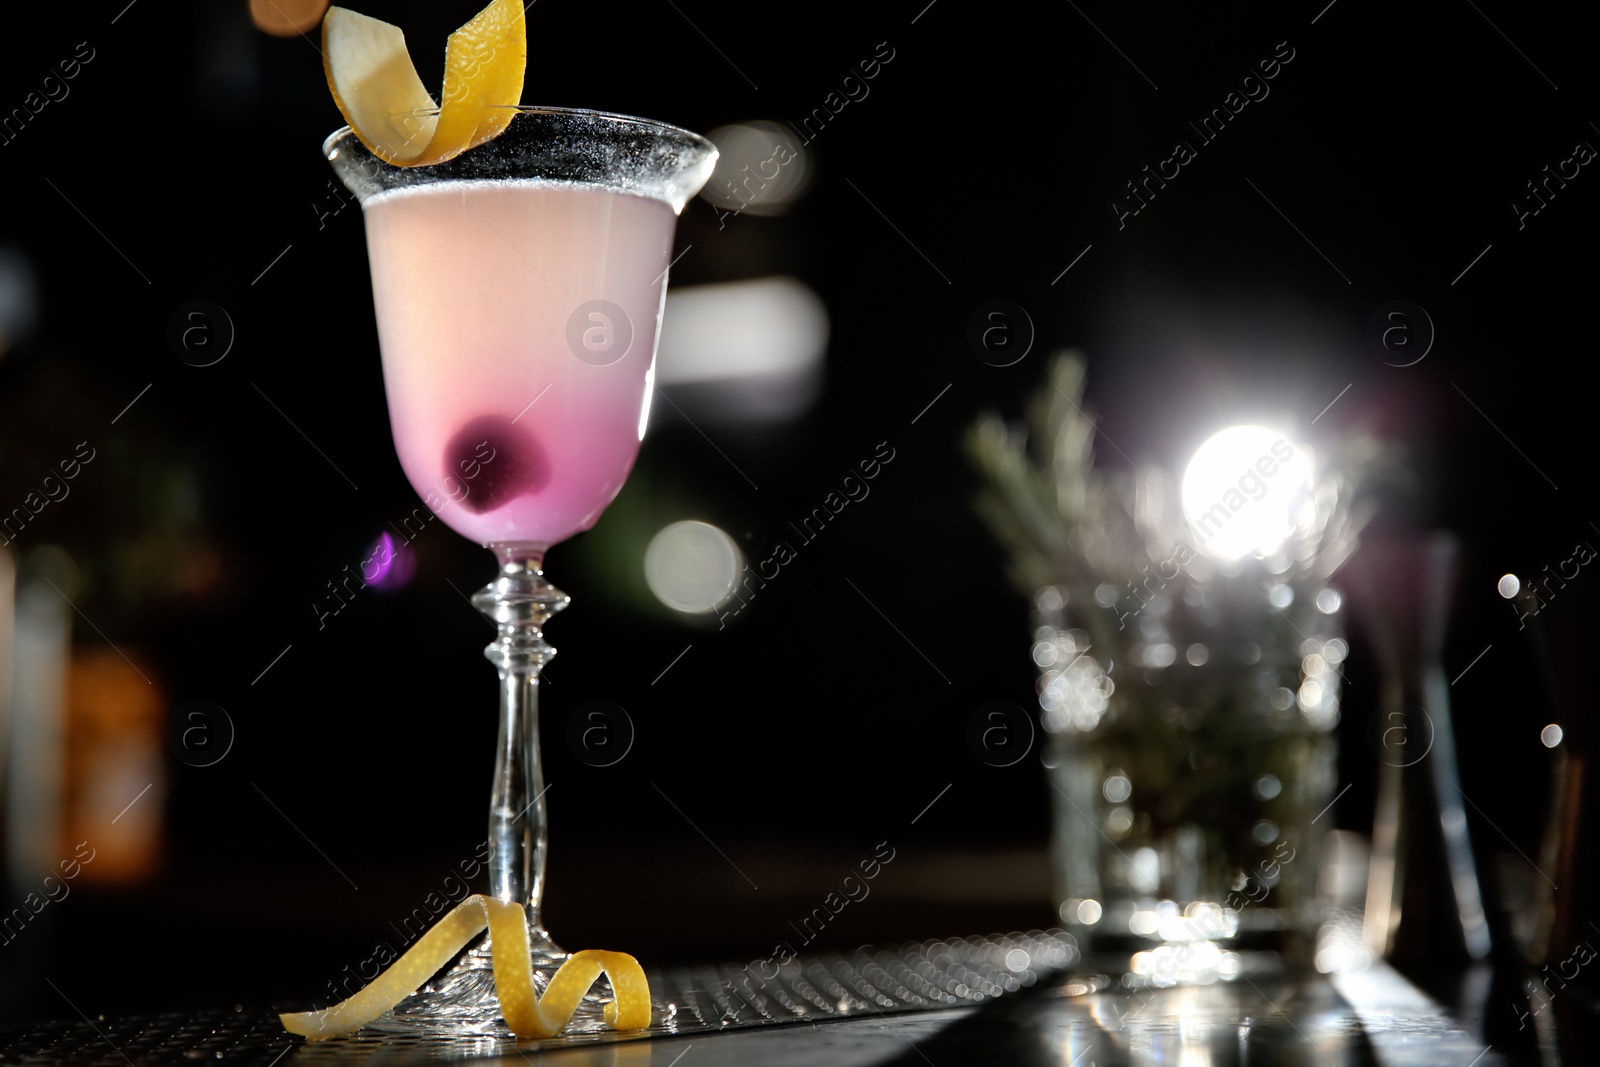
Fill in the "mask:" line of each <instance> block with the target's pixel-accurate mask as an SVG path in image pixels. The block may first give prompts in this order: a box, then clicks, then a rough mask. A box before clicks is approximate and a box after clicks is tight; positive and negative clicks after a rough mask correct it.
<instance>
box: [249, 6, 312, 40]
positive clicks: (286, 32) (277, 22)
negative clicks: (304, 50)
mask: <svg viewBox="0 0 1600 1067" xmlns="http://www.w3.org/2000/svg"><path fill="white" fill-rule="evenodd" d="M328 2H329V0H250V21H252V22H254V23H255V24H256V29H258V30H260V31H262V32H263V33H270V34H272V35H273V36H274V37H296V36H299V35H300V34H302V33H310V32H311V31H312V30H314V29H316V28H317V26H318V25H319V24H320V23H321V22H322V16H323V15H325V14H327V11H328Z"/></svg>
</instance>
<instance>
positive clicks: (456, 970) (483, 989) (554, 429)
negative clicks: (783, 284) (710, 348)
mask: <svg viewBox="0 0 1600 1067" xmlns="http://www.w3.org/2000/svg"><path fill="white" fill-rule="evenodd" d="M514 110H515V112H516V114H515V115H514V116H513V117H512V118H511V120H510V124H509V125H507V126H506V127H505V132H503V133H501V134H500V135H499V136H497V137H495V138H494V139H493V140H491V141H488V142H487V143H485V144H482V145H479V146H478V147H477V148H473V149H469V150H468V151H466V152H464V153H462V154H461V155H459V156H456V157H455V158H453V159H450V160H447V161H445V162H442V163H436V164H432V165H429V166H420V167H399V166H393V165H390V164H387V163H384V162H382V161H380V160H379V159H377V158H376V157H374V156H373V155H372V153H371V152H369V151H368V150H367V149H366V148H365V147H363V145H362V144H361V143H360V141H359V140H358V139H357V138H356V136H355V135H354V134H353V133H352V132H351V131H350V130H349V129H348V128H346V129H343V130H340V131H338V132H337V133H335V134H334V135H333V136H331V137H329V138H328V140H327V142H326V143H325V144H324V145H323V150H324V152H325V154H326V155H327V157H328V160H329V161H330V162H331V163H332V164H333V167H334V170H335V171H337V172H338V174H339V177H340V179H341V180H342V181H343V182H344V183H345V185H346V186H348V187H349V189H350V190H351V191H352V192H354V193H355V194H356V195H357V196H358V197H359V198H360V200H361V204H362V208H363V212H364V214H365V216H366V221H367V243H368V258H369V260H370V263H371V267H372V291H373V301H374V304H375V305H376V308H377V318H378V340H379V346H380V348H381V350H382V353H383V378H384V385H385V387H386V389H387V392H388V396H389V417H390V424H391V428H392V430H393V432H394V443H395V448H396V450H397V451H398V452H399V454H400V465H401V467H403V468H404V470H405V472H406V477H407V478H408V479H409V480H410V482H411V485H412V486H413V488H415V489H416V491H417V492H418V493H419V494H421V496H422V498H423V500H424V502H425V503H426V504H427V506H428V507H429V508H430V509H431V510H432V511H433V512H434V513H436V514H437V515H438V516H439V517H440V518H441V519H443V520H444V521H445V522H446V523H447V524H449V526H450V527H451V528H453V529H455V530H456V531H457V532H459V533H461V534H462V535H464V536H466V537H470V538H472V539H473V540H474V541H478V542H480V543H481V544H484V545H487V546H488V547H489V548H490V549H492V550H493V551H494V553H495V557H496V559H497V560H498V564H499V566H498V573H497V575H496V577H495V580H494V581H493V582H491V583H490V584H489V585H488V586H486V587H485V588H483V589H481V590H479V591H478V593H477V594H476V595H474V596H473V598H472V602H473V604H474V605H476V606H477V607H478V609H479V610H480V611H482V612H483V613H484V614H485V615H487V616H488V617H489V619H490V620H491V621H492V622H493V623H494V624H495V627H496V629H497V631H498V634H497V636H496V638H495V640H494V641H493V642H491V643H490V644H489V646H488V647H487V648H486V649H484V655H485V656H487V657H488V659H489V661H490V662H491V663H493V664H494V665H495V667H496V668H498V670H499V672H500V736H499V740H498V742H497V746H496V754H495V771H494V783H493V786H492V790H491V794H490V800H489V838H488V845H489V851H488V857H489V862H488V870H489V893H490V894H491V895H492V896H494V897H496V898H498V899H499V900H501V901H505V902H509V903H516V904H520V905H522V907H523V910H524V912H525V913H526V916H527V935H528V946H529V951H530V953H531V956H532V958H531V961H530V963H531V966H532V969H533V980H534V985H535V991H536V992H538V993H542V992H543V991H544V989H545V987H546V986H547V984H548V982H549V980H550V976H551V975H552V974H554V973H555V971H556V969H557V968H559V967H560V965H561V964H562V963H563V962H564V961H565V960H566V959H568V954H567V953H566V952H565V951H564V950H562V949H561V947H560V946H558V945H557V944H556V943H555V942H554V941H553V940H551V938H550V935H549V934H548V933H547V932H546V931H545V929H544V924H543V922H542V920H541V916H540V903H541V899H542V896H543V892H544V868H545V842H546V819H545V799H544V793H545V789H544V780H543V774H542V772H541V770H540V763H539V748H538V736H539V731H538V686H539V670H540V668H541V667H543V666H544V664H545V663H547V662H548V661H549V660H550V658H551V657H552V656H554V655H555V649H553V648H551V647H550V646H549V645H548V644H546V643H545V641H544V637H543V633H542V629H541V628H542V627H543V625H544V623H545V621H546V620H548V619H549V618H550V616H552V615H554V614H555V613H556V612H557V611H560V610H561V609H562V608H564V607H566V605H567V596H566V594H565V593H562V592H561V591H560V590H559V589H556V588H555V587H554V586H552V585H551V584H550V583H549V582H548V581H546V580H545V577H544V573H543V571H542V570H541V568H542V566H543V564H544V553H545V550H546V549H547V548H549V547H550V546H551V545H552V544H555V543H556V542H558V541H561V540H564V539H565V538H568V537H571V536H572V535H573V534H575V533H578V532H579V531H581V530H586V529H588V528H589V527H590V526H592V525H593V524H594V522H595V520H596V519H598V518H599V517H600V513H601V512H602V511H604V510H605V507H606V505H607V504H609V503H611V501H612V499H614V498H615V497H616V495H617V492H618V490H620V489H621V488H622V484H623V482H624V481H625V480H626V479H627V477H628V471H629V470H630V469H631V468H632V466H633V461H634V458H635V457H636V456H637V455H638V452H639V442H640V441H641V440H642V439H643V437H644V428H645V420H646V418H647V417H648V415H649V411H650V396H651V393H652V391H653V389H654V386H653V381H654V378H655V347H656V333H657V330H658V328H659V326H660V322H661V311H662V307H663V306H664V304H665V300H666V284H667V268H668V267H669V266H670V265H671V257H672V235H673V227H674V225H675V224H676V221H677V216H678V213H679V212H680V211H682V210H683V207H684V205H685V204H686V203H687V202H688V200H689V198H690V197H692V196H694V194H695V193H697V192H699V190H700V187H701V186H702V185H704V184H705V182H706V179H707V178H709V177H710V176H711V170H712V168H713V166H714V165H715V164H716V158H717V152H716V149H715V148H714V147H713V146H712V144H711V143H710V142H709V141H707V140H706V139H705V138H703V137H699V136H697V135H695V134H692V133H689V132H688V131H687V130H681V129H678V128H677V127H675V126H668V125H665V124H664V123H659V122H650V121H648V120H645V119H635V118H629V117H627V116H624V115H608V114H604V113H601V112H595V111H570V110H564V109H558V108H516V109H514ZM431 713H432V709H430V714H431ZM516 944H518V945H519V946H520V942H516ZM603 1008H604V1005H603V1004H602V1002H601V1001H600V1000H599V998H598V997H597V996H596V995H595V994H594V993H593V991H591V993H590V994H589V995H588V996H586V997H585V998H584V1000H583V1002H582V1003H581V1004H580V1005H579V1006H578V1010H577V1013H576V1014H575V1015H574V1016H573V1018H572V1020H571V1021H570V1022H569V1023H568V1025H567V1032H572V1031H574V1030H578V1031H584V1030H597V1029H600V1028H603V1027H604V1025H605V1022H604V1013H603ZM672 1015H673V1007H672V1006H671V1005H667V1004H659V1003H657V1004H655V1005H654V1010H653V1017H654V1019H655V1023H654V1026H655V1027H656V1028H658V1029H670V1028H671V1020H672ZM375 1025H377V1026H378V1027H379V1028H380V1029H389V1030H399V1031H404V1032H410V1033H424V1034H459V1033H462V1032H468V1033H482V1034H508V1033H509V1031H508V1030H507V1029H506V1027H505V1024H504V1023H503V1022H502V1020H501V1019H500V1005H499V1001H498V1000H497V999H496V993H495V979H494V973H493V956H492V952H491V949H490V947H489V945H488V943H487V939H486V940H485V941H483V942H480V943H479V944H478V945H477V946H476V947H475V948H472V949H470V950H469V951H467V952H466V953H464V954H463V955H462V956H461V957H459V958H458V959H457V961H456V962H455V963H454V965H452V966H451V967H450V968H449V969H448V970H446V971H444V972H442V973H441V974H440V975H439V976H437V977H435V978H434V979H433V980H432V981H431V982H429V983H428V984H427V985H424V986H423V987H422V988H421V989H420V990H419V991H418V992H416V993H414V994H412V995H411V996H409V997H407V998H406V999H405V1000H403V1001H401V1002H400V1003H399V1004H398V1005H397V1006H395V1008H394V1009H393V1010H392V1011H390V1012H389V1013H387V1014H386V1015H384V1016H383V1017H381V1018H380V1019H379V1020H378V1022H377V1023H376V1024H375Z"/></svg>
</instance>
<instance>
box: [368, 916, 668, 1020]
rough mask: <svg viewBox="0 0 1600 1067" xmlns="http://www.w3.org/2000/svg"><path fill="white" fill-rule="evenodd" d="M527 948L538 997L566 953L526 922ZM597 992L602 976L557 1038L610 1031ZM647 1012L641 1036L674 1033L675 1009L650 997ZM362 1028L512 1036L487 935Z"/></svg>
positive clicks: (602, 986) (606, 1001) (604, 985)
mask: <svg viewBox="0 0 1600 1067" xmlns="http://www.w3.org/2000/svg"><path fill="white" fill-rule="evenodd" d="M528 946H529V949H530V952H531V955H532V963H533V985H534V989H535V990H536V991H537V993H538V995H539V996H540V997H541V998H542V997H543V996H544V992H545V989H546V988H547V987H548V986H549V985H550V979H551V977H552V976H553V975H554V974H555V973H556V971H557V970H558V969H559V968H560V967H561V965H562V964H563V963H565V962H566V961H567V959H568V958H569V957H570V956H571V953H569V952H566V951H565V950H563V949H562V948H561V947H560V946H559V945H557V944H556V943H555V942H554V941H552V940H551V939H550V935H549V934H548V933H546V932H545V931H544V929H543V928H542V927H540V926H537V925H535V924H534V923H532V922H530V923H529V924H528ZM602 990H605V991H606V992H607V993H609V986H608V985H607V983H606V980H605V978H604V977H603V976H602V977H601V979H600V980H599V981H597V982H596V983H595V985H594V986H593V987H592V988H591V989H590V990H589V992H588V993H586V994H584V997H583V999H582V1000H581V1001H579V1003H578V1008H577V1010H576V1011H575V1012H573V1014H572V1019H571V1020H570V1021H569V1022H568V1023H567V1025H566V1026H565V1027H564V1028H563V1029H562V1031H561V1034H560V1037H563V1038H565V1037H569V1036H573V1035H581V1034H598V1033H614V1031H613V1030H612V1029H611V1028H610V1027H609V1026H607V1025H606V1022H605V1006H606V1005H607V1004H609V1003H610V1002H611V998H610V996H609V995H602ZM650 1009H651V1010H650V1028H649V1030H648V1031H645V1033H649V1034H670V1033H674V1032H676V1027H675V1025H674V1022H675V1019H676V1017H677V1010H678V1009H677V1006H676V1005H673V1004H668V1003H664V1002H662V1001H660V1000H658V999H657V998H655V997H652V998H651V1004H650ZM367 1029H369V1030H373V1031H376V1032H378V1033H386V1034H411V1035H415V1036H422V1037H461V1036H465V1035H482V1036H485V1037H499V1038H505V1039H508V1040H511V1039H514V1037H515V1035H513V1034H512V1033H511V1030H510V1029H509V1028H508V1027H507V1026H506V1024H505V1020H504V1019H502V1018H501V1017H500V1001H499V998H498V997H496V995H495V986H494V957H493V953H492V951H491V948H490V940H489V937H488V936H487V935H485V936H484V938H483V939H482V940H481V941H480V942H479V943H478V944H477V945H475V946H473V947H472V948H470V949H468V950H466V951H465V952H463V953H462V954H461V955H460V957H458V958H457V959H456V962H455V963H453V964H451V965H450V967H449V968H447V969H446V970H443V971H441V972H439V974H438V975H436V976H435V977H434V978H433V979H431V980H430V981H429V982H428V983H427V984H426V985H424V986H423V987H422V988H421V989H418V990H417V991H416V992H415V993H413V994H411V995H410V996H409V997H407V998H406V999H404V1000H402V1001H401V1002H400V1003H399V1004H396V1005H395V1006H394V1007H393V1008H392V1009H391V1010H389V1011H387V1012H385V1013H384V1014H383V1015H381V1016H379V1017H378V1018H377V1019H376V1020H374V1021H373V1022H372V1023H371V1024H370V1025H369V1026H368V1027H367Z"/></svg>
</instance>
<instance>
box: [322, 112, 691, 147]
mask: <svg viewBox="0 0 1600 1067" xmlns="http://www.w3.org/2000/svg"><path fill="white" fill-rule="evenodd" d="M490 108H505V109H507V110H510V111H518V112H521V113H522V114H525V115H565V116H570V117H573V118H586V119H604V120H606V121H607V122H615V123H618V124H619V125H629V126H639V127H643V128H645V129H649V130H654V131H655V132H657V133H666V134H676V135H678V136H680V137H683V138H685V139H687V140H688V141H690V142H691V143H693V144H695V145H696V146H698V147H701V148H708V149H710V150H712V151H716V148H717V146H716V145H714V144H712V143H711V142H710V141H709V140H707V139H706V138H705V137H703V136H701V135H700V134H698V133H695V132H694V131H693V130H686V129H684V128H683V127H682V126H674V125H672V123H670V122H661V121H659V120H657V119H644V118H640V117H639V116H637V115H624V114H621V113H620V112H616V111H595V110H593V109H591V108H581V107H541V106H538V105H534V104H489V105H485V110H488V109H490ZM439 110H440V109H439V108H436V107H432V108H424V109H423V110H421V111H412V112H408V113H407V114H411V115H437V114H439ZM354 136H355V131H354V130H352V129H351V128H350V127H349V126H341V127H339V128H338V129H337V130H334V131H333V132H332V133H330V134H328V136H327V138H326V139H325V140H324V141H323V142H322V154H323V155H324V156H327V155H328V154H329V153H330V152H332V151H333V149H335V148H337V147H338V146H339V145H341V144H342V143H343V142H344V141H345V140H346V139H347V138H350V137H354ZM357 140H359V138H357ZM484 143H485V144H488V143H490V142H488V141H486V142H484ZM478 147H480V148H481V147H482V145H479V146H478ZM468 151H471V149H468Z"/></svg>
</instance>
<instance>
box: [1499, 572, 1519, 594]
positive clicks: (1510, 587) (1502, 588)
mask: <svg viewBox="0 0 1600 1067" xmlns="http://www.w3.org/2000/svg"><path fill="white" fill-rule="evenodd" d="M1495 588H1496V589H1497V590H1499V592H1500V595H1501V596H1503V597H1505V598H1506V599H1507V600H1510V599H1511V598H1512V597H1514V596H1516V595H1517V594H1518V593H1520V592H1521V591H1522V582H1521V581H1519V580H1518V578H1517V576H1516V575H1515V574H1502V575H1501V576H1500V581H1499V583H1498V584H1496V585H1495Z"/></svg>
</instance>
